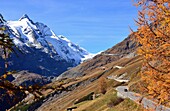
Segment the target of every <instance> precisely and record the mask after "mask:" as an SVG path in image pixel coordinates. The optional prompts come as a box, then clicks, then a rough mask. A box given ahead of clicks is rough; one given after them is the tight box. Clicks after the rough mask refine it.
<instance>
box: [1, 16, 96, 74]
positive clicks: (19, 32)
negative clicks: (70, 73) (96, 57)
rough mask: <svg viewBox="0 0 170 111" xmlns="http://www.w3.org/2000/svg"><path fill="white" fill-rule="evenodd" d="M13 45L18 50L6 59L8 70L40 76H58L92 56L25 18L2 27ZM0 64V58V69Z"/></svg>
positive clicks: (38, 23)
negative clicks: (16, 54)
mask: <svg viewBox="0 0 170 111" xmlns="http://www.w3.org/2000/svg"><path fill="white" fill-rule="evenodd" d="M3 25H4V26H5V27H6V29H8V33H9V34H10V37H11V38H12V39H13V42H14V44H15V45H16V46H17V47H18V48H19V49H20V50H21V51H22V53H23V54H20V53H19V56H18V57H16V56H15V55H14V54H12V55H11V57H9V58H8V64H9V67H8V70H17V71H22V70H28V71H30V72H33V73H38V74H40V75H43V76H58V75H59V74H61V73H62V72H64V71H66V70H67V69H68V68H70V67H74V66H76V65H78V64H80V63H81V62H82V61H84V60H86V59H88V58H91V57H92V56H93V55H92V54H90V53H89V52H87V51H86V50H85V49H83V48H81V47H79V46H78V45H77V44H74V43H72V42H71V41H70V40H68V39H67V38H66V37H64V36H62V35H60V36H57V35H55V33H54V32H53V31H52V30H51V29H50V28H49V27H48V26H47V25H45V24H43V23H40V22H33V21H32V20H31V19H30V18H29V17H28V15H26V14H25V15H23V16H22V17H21V18H20V19H19V20H18V21H7V22H5V24H3ZM3 63H4V61H3V60H2V59H1V62H0V69H3V68H4V67H3Z"/></svg>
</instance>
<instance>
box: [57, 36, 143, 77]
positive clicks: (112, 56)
mask: <svg viewBox="0 0 170 111" xmlns="http://www.w3.org/2000/svg"><path fill="white" fill-rule="evenodd" d="M139 46H140V45H139V44H137V43H136V42H135V41H134V35H133V34H132V35H129V36H128V37H127V38H126V39H125V40H123V41H122V42H120V43H118V44H116V45H115V46H113V47H112V48H110V49H108V50H106V51H104V52H102V53H101V54H99V55H97V56H95V57H94V58H93V59H92V60H89V61H86V62H84V63H82V64H80V65H79V66H77V67H75V68H72V69H71V70H68V71H66V72H64V73H63V74H61V75H60V76H59V77H58V79H61V78H72V77H73V78H74V77H79V76H84V75H87V74H91V72H94V71H95V70H99V69H107V67H105V65H107V64H109V63H112V62H114V61H117V60H119V59H120V58H122V57H126V58H131V57H134V56H135V55H136V54H135V52H136V49H137V48H138V47H139Z"/></svg>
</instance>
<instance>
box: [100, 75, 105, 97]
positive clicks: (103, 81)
mask: <svg viewBox="0 0 170 111" xmlns="http://www.w3.org/2000/svg"><path fill="white" fill-rule="evenodd" d="M99 91H100V92H101V93H102V94H105V93H106V92H107V83H106V79H105V78H104V77H101V78H100V79H99Z"/></svg>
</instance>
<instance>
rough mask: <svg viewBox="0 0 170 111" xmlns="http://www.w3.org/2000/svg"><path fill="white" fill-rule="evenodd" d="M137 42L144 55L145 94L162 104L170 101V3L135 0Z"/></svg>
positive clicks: (160, 0) (165, 1) (167, 0)
mask: <svg viewBox="0 0 170 111" xmlns="http://www.w3.org/2000/svg"><path fill="white" fill-rule="evenodd" d="M135 3H136V5H137V6H138V7H139V8H140V11H138V16H139V17H138V20H137V21H136V23H137V25H138V30H137V32H136V33H135V35H136V38H137V41H138V42H139V43H140V44H141V45H142V47H141V48H140V49H139V51H138V52H139V54H141V55H143V56H144V64H143V68H142V71H141V73H142V79H143V81H144V83H146V87H145V89H146V91H147V92H148V94H149V95H151V96H152V97H153V98H156V99H157V100H158V101H159V103H160V104H167V103H169V102H170V0H135Z"/></svg>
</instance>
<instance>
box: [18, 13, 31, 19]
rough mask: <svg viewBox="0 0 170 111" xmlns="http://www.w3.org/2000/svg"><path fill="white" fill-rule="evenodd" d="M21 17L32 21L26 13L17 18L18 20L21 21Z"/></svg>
mask: <svg viewBox="0 0 170 111" xmlns="http://www.w3.org/2000/svg"><path fill="white" fill-rule="evenodd" d="M23 19H28V20H29V21H32V20H31V19H30V18H29V16H28V15H27V14H24V15H23V16H22V17H21V18H20V19H19V21H21V20H23Z"/></svg>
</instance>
